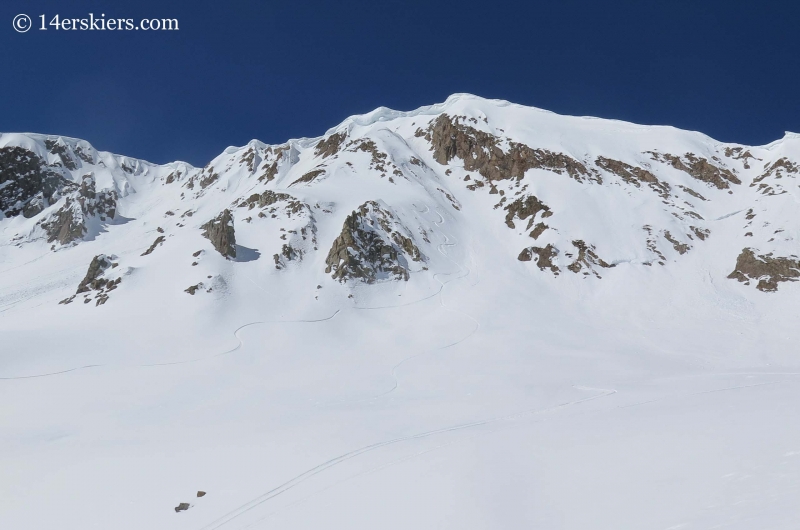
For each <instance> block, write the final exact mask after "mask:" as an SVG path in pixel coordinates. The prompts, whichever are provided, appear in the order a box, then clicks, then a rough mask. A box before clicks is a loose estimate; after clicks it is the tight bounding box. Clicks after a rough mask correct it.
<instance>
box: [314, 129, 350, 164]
mask: <svg viewBox="0 0 800 530" xmlns="http://www.w3.org/2000/svg"><path fill="white" fill-rule="evenodd" d="M346 138H347V133H346V132H340V133H336V134H332V135H330V136H328V137H327V138H325V139H323V140H320V142H319V143H318V144H317V147H316V148H315V149H314V154H315V155H317V156H321V157H322V158H328V157H329V156H333V155H335V154H336V153H337V152H339V148H340V147H341V146H342V144H343V143H344V141H345V139H346Z"/></svg>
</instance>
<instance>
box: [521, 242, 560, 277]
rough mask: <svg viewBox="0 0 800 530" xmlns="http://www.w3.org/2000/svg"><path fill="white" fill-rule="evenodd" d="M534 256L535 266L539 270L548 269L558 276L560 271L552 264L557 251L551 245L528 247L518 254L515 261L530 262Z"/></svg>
mask: <svg viewBox="0 0 800 530" xmlns="http://www.w3.org/2000/svg"><path fill="white" fill-rule="evenodd" d="M534 256H535V257H536V265H538V266H539V269H540V270H545V269H549V270H550V272H552V273H553V274H555V275H556V276H558V273H559V272H560V271H561V270H560V269H559V268H558V266H557V265H556V264H555V263H554V262H553V260H555V259H556V256H558V249H557V248H556V247H554V246H553V245H547V246H546V247H528V248H526V249H524V250H523V251H522V252H520V254H519V256H518V257H517V259H518V260H520V261H531V260H532V259H533V257H534Z"/></svg>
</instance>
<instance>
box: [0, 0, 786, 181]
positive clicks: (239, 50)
mask: <svg viewBox="0 0 800 530" xmlns="http://www.w3.org/2000/svg"><path fill="white" fill-rule="evenodd" d="M23 13H24V14H27V15H29V16H30V18H31V19H32V21H33V26H34V27H33V28H32V29H31V30H30V31H28V32H26V33H17V32H16V31H15V30H14V27H13V25H12V21H13V20H14V17H15V16H16V15H18V14H23ZM89 13H93V14H94V16H95V17H97V16H99V15H100V14H103V13H104V14H105V15H106V18H132V19H134V20H135V21H136V22H137V23H138V22H139V20H140V19H142V18H177V19H178V21H179V28H180V29H179V31H172V32H168V31H160V32H153V31H150V32H144V31H64V30H55V29H54V28H52V27H50V28H49V29H48V30H46V31H41V30H39V29H38V26H39V25H40V24H41V19H40V18H39V17H40V15H45V16H46V20H47V21H48V22H49V21H50V20H52V17H53V16H55V15H60V17H61V18H85V17H88V16H89ZM799 20H800V4H799V3H798V2H796V1H791V0H785V1H782V2H776V1H760V2H737V1H735V0H728V1H724V2H723V1H700V0H695V1H691V2H683V1H674V0H667V1H661V2H646V1H620V2H603V1H598V0H594V1H589V0H558V1H548V2H537V1H535V0H527V1H516V0H515V1H511V0H494V1H483V2H474V1H465V0H462V1H458V2H456V1H449V0H448V1H437V0H425V1H402V2H401V1H382V0H372V1H349V2H348V1H338V2H337V1H316V2H312V1H308V2H304V1H302V0H288V1H283V2H274V1H269V0H267V1H258V2H256V1H235V0H231V1H228V2H223V1H215V2H206V1H191V2H190V1H183V2H169V1H163V0H162V1H151V0H139V1H130V0H103V1H85V0H76V1H69V2H67V1H65V0H61V1H31V0H5V1H4V2H2V6H0V101H2V107H0V131H7V132H11V131H13V132H41V133H48V134H61V135H68V136H74V137H79V138H84V139H86V140H88V141H90V142H91V143H92V144H94V145H95V147H97V148H98V149H102V150H109V151H113V152H117V153H122V154H127V155H130V156H134V157H139V158H144V159H147V160H151V161H154V162H167V161H171V160H175V159H181V160H186V161H189V162H191V163H193V164H195V165H204V164H205V163H206V162H208V161H209V160H210V159H211V158H213V157H214V156H216V155H217V154H219V153H220V152H221V151H222V150H223V149H224V148H225V147H227V146H228V145H242V144H244V143H246V142H247V141H249V140H250V139H252V138H258V139H260V140H263V141H265V142H268V143H279V142H283V141H285V140H287V139H289V138H297V137H302V136H318V135H321V134H323V133H324V132H325V131H326V130H327V129H328V128H330V127H333V126H334V125H336V124H338V123H339V122H340V121H342V120H343V119H344V118H346V117H347V116H349V115H351V114H360V113H364V112H368V111H370V110H372V109H374V108H376V107H378V106H387V107H391V108H395V109H400V110H410V109H414V108H416V107H419V106H422V105H428V104H432V103H436V102H440V101H443V100H444V99H445V98H446V97H447V96H448V95H449V94H451V93H454V92H470V93H474V94H477V95H480V96H484V97H487V98H498V99H507V100H510V101H513V102H515V103H521V104H524V105H531V106H536V107H540V108H545V109H548V110H552V111H555V112H558V113H562V114H575V115H591V116H600V117H607V118H616V119H623V120H628V121H633V122H637V123H645V124H668V125H674V126H677V127H681V128H685V129H693V130H699V131H702V132H704V133H706V134H709V135H710V136H712V137H714V138H717V139H720V140H724V141H731V142H741V143H746V144H764V143H768V142H770V141H772V140H775V139H778V138H780V137H782V136H783V133H784V131H785V130H790V131H798V132H800V33H799V32H798V27H800V22H799Z"/></svg>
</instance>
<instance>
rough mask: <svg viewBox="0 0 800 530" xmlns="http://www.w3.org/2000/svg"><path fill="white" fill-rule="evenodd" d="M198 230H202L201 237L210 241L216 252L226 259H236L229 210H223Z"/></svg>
mask: <svg viewBox="0 0 800 530" xmlns="http://www.w3.org/2000/svg"><path fill="white" fill-rule="evenodd" d="M200 228H202V229H203V236H205V237H206V238H208V240H209V241H211V244H212V245H214V248H215V249H217V252H219V253H220V254H222V255H223V256H225V257H226V258H228V259H233V258H235V257H236V233H235V232H234V228H233V216H232V215H231V211H230V210H228V209H225V210H224V211H223V212H222V213H221V214H219V215H218V216H216V217H215V218H214V219H212V220H210V221H209V222H207V223H206V224H204V225H203V226H201V227H200Z"/></svg>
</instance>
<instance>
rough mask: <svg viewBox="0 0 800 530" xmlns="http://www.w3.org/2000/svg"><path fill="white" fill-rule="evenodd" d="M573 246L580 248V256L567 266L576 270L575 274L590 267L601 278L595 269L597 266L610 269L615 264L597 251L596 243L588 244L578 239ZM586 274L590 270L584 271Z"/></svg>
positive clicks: (573, 270)
mask: <svg viewBox="0 0 800 530" xmlns="http://www.w3.org/2000/svg"><path fill="white" fill-rule="evenodd" d="M572 246H574V247H575V248H576V249H578V257H577V258H576V259H575V261H573V262H572V263H570V264H569V265H568V266H567V269H569V270H570V271H572V272H574V273H575V274H577V273H579V272H580V271H581V270H583V269H584V268H585V269H588V270H589V271H591V272H592V274H594V275H595V276H596V277H598V278H600V275H599V274H598V273H597V271H596V270H595V266H597V267H602V268H604V269H608V268H611V267H613V266H614V265H609V264H608V263H606V262H605V261H603V260H602V259H600V257H599V256H598V255H597V253H596V252H595V250H596V248H595V246H594V245H587V244H586V243H585V242H584V241H582V240H580V239H576V240H575V241H573V242H572ZM584 274H589V272H584Z"/></svg>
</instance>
